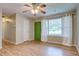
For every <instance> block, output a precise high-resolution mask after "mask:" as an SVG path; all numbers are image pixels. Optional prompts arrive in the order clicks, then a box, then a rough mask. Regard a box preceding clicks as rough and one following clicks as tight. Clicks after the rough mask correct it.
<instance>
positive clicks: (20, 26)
mask: <svg viewBox="0 0 79 59" xmlns="http://www.w3.org/2000/svg"><path fill="white" fill-rule="evenodd" d="M29 29H30V23H29V19H27V18H26V17H24V16H23V15H21V14H16V44H19V43H22V42H24V41H27V40H30V38H29V37H30V31H29Z"/></svg>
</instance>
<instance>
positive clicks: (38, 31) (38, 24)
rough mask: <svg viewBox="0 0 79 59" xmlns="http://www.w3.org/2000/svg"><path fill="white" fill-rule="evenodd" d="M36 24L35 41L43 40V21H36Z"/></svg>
mask: <svg viewBox="0 0 79 59" xmlns="http://www.w3.org/2000/svg"><path fill="white" fill-rule="evenodd" d="M34 26H35V28H34V29H35V30H34V32H35V34H34V37H35V41H41V22H35V24H34Z"/></svg>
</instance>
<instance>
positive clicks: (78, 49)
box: [75, 45, 79, 53]
mask: <svg viewBox="0 0 79 59" xmlns="http://www.w3.org/2000/svg"><path fill="white" fill-rule="evenodd" d="M75 47H76V50H77V51H78V53H79V48H78V47H77V45H76V46H75Z"/></svg>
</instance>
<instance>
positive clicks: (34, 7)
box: [23, 3, 46, 16]
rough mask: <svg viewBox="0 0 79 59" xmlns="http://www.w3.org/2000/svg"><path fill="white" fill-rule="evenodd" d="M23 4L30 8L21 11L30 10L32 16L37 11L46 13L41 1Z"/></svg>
mask: <svg viewBox="0 0 79 59" xmlns="http://www.w3.org/2000/svg"><path fill="white" fill-rule="evenodd" d="M24 6H26V7H29V8H30V10H25V11H23V13H25V12H28V11H31V12H32V14H33V15H34V16H36V14H37V13H38V12H41V13H43V14H46V11H45V7H46V5H45V4H42V3H31V4H25V5H24Z"/></svg>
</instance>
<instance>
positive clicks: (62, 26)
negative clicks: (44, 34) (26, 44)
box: [48, 18, 63, 36]
mask: <svg viewBox="0 0 79 59" xmlns="http://www.w3.org/2000/svg"><path fill="white" fill-rule="evenodd" d="M57 19H61V18H56V19H50V20H57ZM50 20H48V35H49V36H62V35H63V30H62V29H63V20H62V19H61V34H49V21H50Z"/></svg>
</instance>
